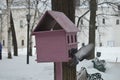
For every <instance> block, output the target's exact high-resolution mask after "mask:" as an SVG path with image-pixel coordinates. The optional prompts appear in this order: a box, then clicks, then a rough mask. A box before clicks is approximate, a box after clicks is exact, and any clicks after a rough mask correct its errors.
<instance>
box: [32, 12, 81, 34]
mask: <svg viewBox="0 0 120 80" xmlns="http://www.w3.org/2000/svg"><path fill="white" fill-rule="evenodd" d="M56 24H57V26H58V25H59V27H61V28H59V29H64V30H65V31H66V32H78V31H79V30H78V28H77V27H76V26H75V24H74V23H73V22H72V21H71V20H70V19H69V18H68V17H67V16H66V15H65V14H64V13H62V12H58V11H46V13H45V14H44V15H43V16H42V18H41V19H40V21H39V23H38V25H37V26H36V28H35V30H34V32H36V31H47V30H50V29H51V28H53V27H56ZM57 29H58V28H57Z"/></svg>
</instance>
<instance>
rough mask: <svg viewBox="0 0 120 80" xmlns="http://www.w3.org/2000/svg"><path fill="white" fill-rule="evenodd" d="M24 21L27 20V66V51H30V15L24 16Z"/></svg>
mask: <svg viewBox="0 0 120 80" xmlns="http://www.w3.org/2000/svg"><path fill="white" fill-rule="evenodd" d="M26 19H27V64H29V53H30V52H29V51H30V50H29V49H30V47H29V36H30V35H29V30H30V19H31V15H30V14H29V13H28V14H27V15H26Z"/></svg>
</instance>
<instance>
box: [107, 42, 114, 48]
mask: <svg viewBox="0 0 120 80" xmlns="http://www.w3.org/2000/svg"><path fill="white" fill-rule="evenodd" d="M107 46H109V47H113V46H115V41H107Z"/></svg>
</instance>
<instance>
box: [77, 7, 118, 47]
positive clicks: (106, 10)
mask: <svg viewBox="0 0 120 80" xmlns="http://www.w3.org/2000/svg"><path fill="white" fill-rule="evenodd" d="M86 11H88V7H78V8H77V9H76V15H77V16H78V17H80V16H81V15H83V14H84V13H85V12H86ZM89 15H90V13H89V12H88V13H87V14H86V15H85V16H84V17H82V18H81V20H80V24H79V29H80V31H81V32H79V33H78V37H79V38H78V41H79V45H81V44H82V43H85V44H87V43H88V37H89V35H88V34H89V31H88V30H89ZM96 15H97V17H96V27H97V29H96V46H100V45H102V46H106V47H118V46H120V37H119V34H120V11H119V9H118V6H110V5H104V6H99V7H98V9H97V14H96ZM76 23H77V18H76Z"/></svg>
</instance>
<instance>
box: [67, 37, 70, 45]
mask: <svg viewBox="0 0 120 80" xmlns="http://www.w3.org/2000/svg"><path fill="white" fill-rule="evenodd" d="M67 41H68V44H69V43H70V39H69V35H68V36H67Z"/></svg>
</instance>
